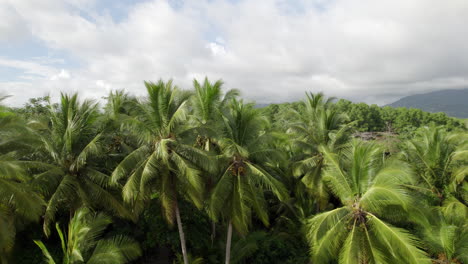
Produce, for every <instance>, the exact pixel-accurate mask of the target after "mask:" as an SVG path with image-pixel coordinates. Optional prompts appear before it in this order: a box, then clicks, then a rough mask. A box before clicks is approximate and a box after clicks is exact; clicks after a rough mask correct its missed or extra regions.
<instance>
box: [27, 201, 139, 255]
mask: <svg viewBox="0 0 468 264" xmlns="http://www.w3.org/2000/svg"><path fill="white" fill-rule="evenodd" d="M111 223H112V220H111V218H110V217H108V216H106V215H105V214H103V213H92V212H91V211H90V210H89V209H87V208H81V209H78V210H77V211H76V213H75V215H74V216H73V218H72V219H71V221H70V223H69V224H68V232H67V233H66V234H64V233H63V232H62V229H61V228H60V226H59V224H58V223H57V224H56V229H57V233H58V235H59V237H60V241H61V245H62V254H63V257H62V260H61V261H58V262H56V261H55V260H54V258H53V257H52V255H51V254H50V252H49V250H48V249H47V247H46V246H45V245H44V243H42V242H41V241H38V240H35V241H34V243H36V244H37V245H38V246H39V248H41V250H42V253H43V255H44V257H45V260H46V262H47V263H48V264H55V263H64V264H78V263H86V264H93V263H96V264H97V263H109V264H125V263H128V262H130V261H132V260H134V259H137V258H138V257H139V256H140V255H141V249H140V246H139V245H138V243H137V242H135V241H134V240H133V239H131V238H129V237H126V236H122V235H116V236H113V237H109V238H104V237H103V235H104V233H105V231H106V228H107V226H108V225H109V224H111Z"/></svg>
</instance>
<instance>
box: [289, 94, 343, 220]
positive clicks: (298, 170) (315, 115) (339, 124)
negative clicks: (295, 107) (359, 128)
mask: <svg viewBox="0 0 468 264" xmlns="http://www.w3.org/2000/svg"><path fill="white" fill-rule="evenodd" d="M306 95H307V99H306V100H305V101H304V102H303V104H302V106H303V107H302V110H301V111H299V112H296V111H293V117H294V119H295V120H296V121H295V122H293V123H292V124H291V126H290V128H289V129H288V133H290V134H292V135H293V140H292V144H293V146H294V147H295V149H296V151H295V153H296V154H295V156H294V157H293V163H292V168H293V175H294V176H295V177H297V178H299V179H301V181H302V182H303V183H304V184H305V186H306V187H307V188H309V190H310V191H311V192H312V194H313V196H315V199H316V208H317V211H319V210H320V209H323V208H324V207H325V206H326V203H327V201H328V192H327V189H326V186H325V185H324V184H323V181H322V173H323V170H324V168H325V159H324V155H323V153H322V152H321V151H320V149H321V148H323V147H326V148H327V149H329V150H331V151H333V152H336V153H339V152H340V151H342V150H344V149H346V148H347V147H348V143H349V140H350V130H351V125H350V124H346V120H347V116H346V115H345V114H343V113H340V112H338V111H337V109H334V108H333V105H332V101H333V99H334V98H328V99H326V97H325V96H324V95H323V94H322V93H318V94H312V93H310V94H306Z"/></svg>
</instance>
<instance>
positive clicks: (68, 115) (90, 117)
mask: <svg viewBox="0 0 468 264" xmlns="http://www.w3.org/2000/svg"><path fill="white" fill-rule="evenodd" d="M97 118H98V111H97V104H95V103H93V102H92V101H89V100H85V101H83V102H82V103H80V102H79V100H78V95H77V94H74V95H71V96H69V95H64V94H62V96H61V101H60V105H59V107H58V108H54V107H50V108H49V124H48V125H47V127H46V130H45V131H43V132H42V131H41V132H40V133H38V135H39V137H40V139H41V141H42V144H41V150H40V151H41V153H42V154H43V155H44V156H45V157H46V159H45V160H44V161H45V162H46V163H48V165H47V168H48V169H47V170H46V171H45V172H42V173H40V174H38V175H36V176H35V184H36V185H37V186H38V187H39V188H41V190H42V192H43V193H44V195H45V196H46V197H48V198H49V199H48V203H47V208H46V212H45V216H44V231H45V233H46V234H47V235H48V234H49V233H50V230H49V225H50V223H51V222H53V221H54V219H55V215H56V213H57V211H59V210H61V209H67V210H68V211H69V213H70V219H71V218H72V217H73V215H74V213H75V211H76V210H77V209H78V208H80V207H82V206H88V207H95V208H102V209H106V210H110V211H113V212H116V213H118V214H119V215H122V216H128V217H129V215H128V212H127V210H126V209H125V208H124V207H123V205H122V203H121V202H120V200H119V199H117V198H116V197H115V196H114V195H113V193H112V192H111V191H110V190H109V189H108V188H109V186H108V185H109V184H108V182H109V176H108V175H106V174H104V173H102V172H101V171H99V170H98V169H97V167H96V165H97V164H96V163H95V162H93V160H92V158H93V157H95V156H97V155H98V154H99V153H100V152H101V146H100V143H99V140H100V138H101V136H102V134H101V133H100V130H102V128H100V127H99V123H98V122H97V120H98V119H97Z"/></svg>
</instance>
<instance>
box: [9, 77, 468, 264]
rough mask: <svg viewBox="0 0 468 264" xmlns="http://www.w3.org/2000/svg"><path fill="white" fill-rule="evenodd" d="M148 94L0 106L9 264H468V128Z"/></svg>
mask: <svg viewBox="0 0 468 264" xmlns="http://www.w3.org/2000/svg"><path fill="white" fill-rule="evenodd" d="M144 85H145V87H146V90H147V95H146V96H145V97H144V98H136V97H135V96H133V95H132V94H130V93H127V92H124V91H112V92H110V93H109V95H108V96H107V97H106V98H105V103H104V104H102V105H99V104H97V103H96V102H95V101H93V100H90V99H86V98H80V97H79V95H78V94H62V95H61V98H60V100H59V101H57V102H56V101H51V100H50V98H49V97H42V98H33V99H30V100H29V102H28V103H27V104H25V105H24V106H23V107H20V108H9V107H6V106H0V263H1V264H6V263H24V264H26V263H49V264H50V263H66V264H74V263H184V264H188V263H222V262H223V261H224V262H225V263H260V264H261V263H265V264H266V263H291V264H292V263H294V264H297V263H304V264H308V263H313V264H318V263H324V264H325V263H340V264H341V263H356V264H363V263H389V264H390V263H408V264H419V263H447V264H448V263H457V264H460V263H467V264H468V229H467V227H468V222H467V220H466V219H467V214H468V209H467V202H468V183H467V181H466V176H467V174H468V133H467V128H466V126H465V124H464V123H463V122H462V121H461V120H458V119H455V118H451V117H448V116H447V115H445V114H443V113H427V112H424V111H421V110H418V109H406V108H391V107H378V106H376V105H370V106H369V105H367V104H364V103H352V102H350V101H347V100H335V99H334V98H327V97H326V96H325V95H324V94H322V93H317V94H313V93H306V94H305V97H304V100H302V101H300V102H294V103H285V104H272V105H269V106H267V107H263V108H256V107H255V106H254V104H253V103H246V102H244V101H243V100H242V99H240V97H239V92H238V91H237V90H225V89H223V83H222V81H220V80H219V81H216V82H210V81H209V80H208V79H205V80H203V81H197V80H194V82H193V89H190V90H182V89H180V88H178V87H177V86H176V85H175V84H173V83H172V81H167V82H165V81H162V80H160V81H158V82H145V83H144ZM2 99H3V98H2ZM363 132H373V133H379V134H378V136H377V137H376V138H372V139H371V140H366V138H364V137H362V136H360V135H361V133H363Z"/></svg>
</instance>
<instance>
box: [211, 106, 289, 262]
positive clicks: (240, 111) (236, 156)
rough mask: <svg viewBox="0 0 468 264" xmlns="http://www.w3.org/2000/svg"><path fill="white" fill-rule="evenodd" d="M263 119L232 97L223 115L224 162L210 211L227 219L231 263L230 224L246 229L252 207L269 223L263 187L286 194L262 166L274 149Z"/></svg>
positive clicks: (227, 255)
mask: <svg viewBox="0 0 468 264" xmlns="http://www.w3.org/2000/svg"><path fill="white" fill-rule="evenodd" d="M266 122H267V121H266V119H265V118H263V117H262V116H261V115H260V114H259V111H258V110H256V109H254V108H253V105H251V104H243V103H242V101H240V102H239V101H236V100H232V101H231V105H230V109H229V111H228V113H226V114H224V115H223V125H224V127H223V138H222V139H221V140H220V141H219V145H220V147H221V152H222V155H221V156H220V158H219V159H220V162H222V164H224V168H223V170H222V172H221V177H220V179H219V181H218V183H217V185H216V187H215V188H214V189H213V192H212V196H211V201H210V210H209V213H210V214H211V216H212V217H213V219H215V220H217V219H219V218H220V217H223V218H225V219H227V221H228V233H227V242H226V263H227V264H228V263H230V259H231V257H230V250H231V239H232V228H233V226H234V228H235V229H236V230H237V231H238V232H240V233H246V232H247V229H248V226H249V224H250V221H251V212H252V210H253V211H254V212H255V213H256V214H257V216H258V217H259V219H260V220H261V221H262V222H263V223H264V224H265V225H268V222H269V221H268V215H267V212H266V208H267V206H266V202H265V197H264V194H263V193H264V191H265V190H270V191H272V192H273V193H274V194H275V195H276V196H277V197H279V198H280V199H285V198H286V196H287V192H286V189H285V188H284V186H283V185H282V184H281V182H280V181H279V180H277V179H276V178H274V177H273V176H271V175H270V174H269V173H268V172H267V171H266V170H265V169H264V168H263V167H262V166H263V164H264V162H265V161H266V160H267V157H268V155H272V154H274V151H273V150H272V149H270V148H269V146H268V144H267V143H268V138H269V134H268V133H267V132H266V131H265V129H266V127H265V126H266V124H267V123H266Z"/></svg>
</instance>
